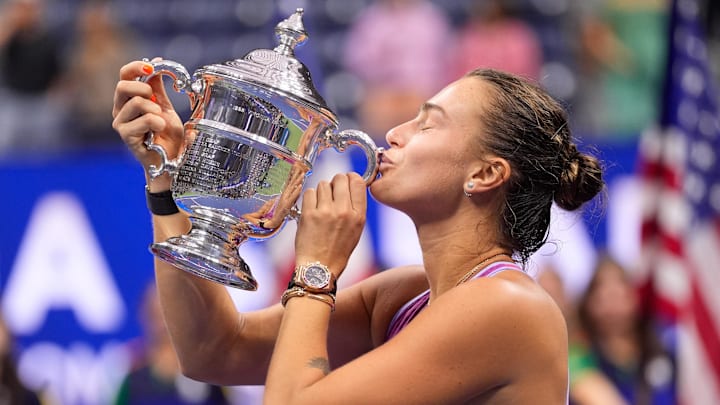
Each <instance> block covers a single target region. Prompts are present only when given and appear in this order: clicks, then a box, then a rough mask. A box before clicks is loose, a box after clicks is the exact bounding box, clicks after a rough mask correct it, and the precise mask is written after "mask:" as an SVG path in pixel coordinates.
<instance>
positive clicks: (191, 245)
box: [140, 9, 381, 290]
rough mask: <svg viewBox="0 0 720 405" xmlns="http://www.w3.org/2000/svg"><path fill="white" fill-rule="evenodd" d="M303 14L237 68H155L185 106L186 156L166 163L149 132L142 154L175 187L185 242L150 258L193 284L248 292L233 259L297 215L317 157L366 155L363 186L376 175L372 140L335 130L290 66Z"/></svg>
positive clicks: (247, 279)
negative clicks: (155, 160) (353, 149)
mask: <svg viewBox="0 0 720 405" xmlns="http://www.w3.org/2000/svg"><path fill="white" fill-rule="evenodd" d="M302 13H303V10H302V9H297V11H296V12H295V13H294V14H292V15H291V16H290V17H288V18H287V19H285V20H284V21H282V22H280V23H279V24H278V25H277V27H276V28H275V33H276V37H277V38H278V45H277V47H275V48H274V49H272V50H269V49H256V50H254V51H252V52H250V53H248V54H247V55H246V56H245V57H243V58H242V59H235V60H231V61H227V62H225V63H222V64H215V65H209V66H204V67H202V68H200V69H198V70H197V71H195V72H194V73H193V74H192V76H191V75H190V74H189V73H188V71H187V69H186V68H185V67H183V66H182V65H181V64H179V63H177V62H174V61H169V60H160V61H153V62H150V63H151V64H152V65H153V66H154V72H153V73H152V74H151V75H148V76H145V77H142V78H141V79H140V80H143V81H147V80H150V78H152V77H154V76H157V75H165V76H169V77H171V78H172V79H173V80H174V89H175V90H176V91H178V92H181V93H185V94H186V95H187V96H188V98H189V99H190V106H191V111H192V112H191V115H190V118H189V120H188V121H187V122H186V123H185V124H184V130H185V142H186V148H185V150H184V152H183V153H182V154H181V155H180V156H178V157H177V158H175V159H169V158H168V154H167V153H166V151H165V150H164V149H163V147H162V146H160V145H158V144H156V143H154V142H153V138H154V135H153V134H152V133H148V134H147V137H146V141H145V145H146V146H147V147H148V149H150V150H153V151H155V152H157V153H158V154H159V155H160V157H161V163H160V165H159V166H151V167H150V168H149V174H150V177H151V178H154V177H157V176H159V175H161V174H163V173H165V172H167V173H169V174H170V176H171V178H172V179H173V183H172V187H171V191H172V193H173V198H174V199H175V201H176V203H177V205H178V206H179V207H180V208H181V209H182V210H184V211H186V212H187V213H188V214H189V218H190V222H191V224H192V227H191V229H190V231H189V232H188V233H187V234H184V235H180V236H177V237H172V238H169V239H168V240H166V241H163V242H156V243H153V244H152V245H151V246H150V250H151V252H152V253H153V254H154V255H156V256H157V257H159V258H160V259H162V260H165V261H167V262H169V263H171V264H173V265H174V266H176V267H178V268H180V269H182V270H185V271H188V272H190V273H193V274H195V275H198V276H200V277H203V278H206V279H209V280H212V281H215V282H218V283H222V284H225V285H229V286H232V287H236V288H241V289H245V290H255V289H257V281H256V280H255V278H254V277H253V275H252V272H251V270H250V268H249V266H248V265H247V263H245V261H244V260H243V259H242V257H240V254H239V253H238V248H239V246H240V244H242V243H243V242H245V241H247V240H264V239H267V238H270V237H272V236H274V235H275V234H276V233H277V232H278V231H280V230H281V229H282V227H283V225H284V224H285V223H286V222H287V220H288V219H290V218H294V219H297V218H298V216H299V215H300V212H299V210H298V209H297V207H296V202H297V200H298V198H299V197H300V194H301V192H302V189H303V185H304V182H305V179H306V178H307V177H308V176H309V175H310V174H311V172H312V168H313V163H314V162H315V160H316V158H317V155H318V153H320V152H321V151H322V150H324V149H327V148H329V147H333V148H334V149H336V150H337V151H339V152H344V151H345V150H346V147H347V146H348V145H357V146H359V147H361V148H362V149H363V151H364V152H365V156H366V158H367V168H366V170H365V173H363V178H364V179H365V181H366V183H367V184H368V185H369V184H370V183H371V182H372V181H373V180H374V178H375V177H376V175H377V165H378V155H379V153H381V149H379V148H377V147H376V146H375V143H374V142H373V141H372V139H371V138H370V136H368V135H367V134H365V133H363V132H361V131H357V130H344V131H339V132H338V131H337V128H338V122H337V118H336V116H335V114H334V113H333V112H332V111H331V110H330V109H329V108H328V107H327V105H326V103H325V101H324V100H323V98H322V97H321V96H320V95H319V94H318V93H317V91H316V89H315V88H314V86H313V84H312V79H311V77H310V72H309V71H308V69H307V68H306V67H305V65H304V64H302V63H301V62H300V61H298V60H297V59H296V58H295V57H294V48H295V47H296V46H297V45H299V44H302V43H303V42H304V41H305V40H306V39H307V33H306V32H305V29H304V27H303V24H302Z"/></svg>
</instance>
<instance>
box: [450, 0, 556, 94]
mask: <svg viewBox="0 0 720 405" xmlns="http://www.w3.org/2000/svg"><path fill="white" fill-rule="evenodd" d="M542 61H543V55H542V46H541V43H540V39H539V38H538V36H537V34H536V33H535V31H534V30H533V28H532V27H531V26H530V25H529V24H528V23H526V22H525V21H523V20H521V19H520V18H517V17H516V16H514V15H513V13H512V12H511V9H510V7H509V6H508V0H474V1H472V14H471V18H470V20H469V21H468V22H467V23H466V24H465V25H464V26H463V27H462V28H461V29H460V31H459V34H458V38H457V44H456V46H455V49H454V53H453V56H452V68H451V72H452V74H453V76H455V77H459V76H462V75H463V74H465V73H467V72H468V71H470V70H472V69H475V68H478V67H484V68H493V69H498V70H503V71H507V72H510V73H514V74H517V75H521V76H524V77H526V78H528V79H532V80H535V81H538V80H539V78H540V69H541V67H542Z"/></svg>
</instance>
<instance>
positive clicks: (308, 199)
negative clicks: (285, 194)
mask: <svg viewBox="0 0 720 405" xmlns="http://www.w3.org/2000/svg"><path fill="white" fill-rule="evenodd" d="M316 207H317V190H315V189H314V188H309V189H307V190H305V192H304V193H303V198H302V208H301V211H302V212H308V211H310V210H311V209H314V208H316ZM300 219H302V215H301V216H300Z"/></svg>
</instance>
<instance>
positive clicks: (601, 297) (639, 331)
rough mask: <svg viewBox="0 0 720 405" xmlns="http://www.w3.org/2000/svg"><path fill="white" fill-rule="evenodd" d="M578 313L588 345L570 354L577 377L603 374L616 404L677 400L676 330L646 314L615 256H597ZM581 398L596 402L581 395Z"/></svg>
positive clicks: (582, 401)
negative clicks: (655, 322)
mask: <svg viewBox="0 0 720 405" xmlns="http://www.w3.org/2000/svg"><path fill="white" fill-rule="evenodd" d="M578 316H579V318H580V323H581V326H582V330H583V332H584V333H585V334H586V340H587V342H588V344H587V346H588V347H587V348H585V350H576V351H574V352H572V353H571V360H572V361H571V362H570V365H571V370H572V371H573V373H574V374H575V375H576V376H578V377H582V376H584V375H585V374H586V373H600V374H601V375H602V376H604V377H605V378H606V379H607V380H608V381H609V382H610V384H611V385H612V387H613V388H614V390H615V391H616V393H617V394H618V396H619V397H620V398H621V400H619V401H617V402H613V403H626V404H652V405H664V404H667V405H671V404H675V403H677V399H676V395H675V378H676V372H675V365H674V363H673V361H672V358H673V356H672V353H671V351H670V350H669V348H672V346H673V340H674V336H673V334H672V333H670V332H672V331H671V330H664V331H661V330H660V329H658V328H655V325H653V324H651V323H650V322H649V318H648V317H643V316H642V312H641V307H640V300H639V296H638V293H637V290H636V288H635V286H634V285H633V283H632V280H630V278H629V276H628V275H627V274H626V273H625V269H623V267H622V266H620V264H619V263H618V262H616V261H615V260H614V259H612V258H611V257H610V256H607V255H604V256H602V257H601V258H600V260H599V261H598V264H597V266H596V270H595V274H594V275H593V278H592V279H591V280H590V284H589V285H588V288H587V290H586V291H585V293H584V294H583V296H582V297H581V298H580V302H579V303H578ZM660 332H666V333H660ZM573 389H574V387H573ZM573 397H575V395H573ZM577 403H578V404H585V403H593V402H588V401H585V400H584V399H582V400H581V399H580V398H578V401H577ZM605 403H610V402H605Z"/></svg>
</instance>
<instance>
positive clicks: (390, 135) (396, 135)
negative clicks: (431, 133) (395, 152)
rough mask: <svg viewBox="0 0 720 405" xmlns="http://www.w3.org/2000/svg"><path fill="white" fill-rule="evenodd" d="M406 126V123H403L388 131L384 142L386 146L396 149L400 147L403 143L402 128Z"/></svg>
mask: <svg viewBox="0 0 720 405" xmlns="http://www.w3.org/2000/svg"><path fill="white" fill-rule="evenodd" d="M407 124H408V122H405V123H403V124H400V125H398V126H396V127H394V128H392V129H390V130H389V131H388V132H387V134H385V141H387V143H388V145H390V147H397V146H402V145H403V143H404V135H403V134H404V133H405V131H404V128H405V126H406V125H407Z"/></svg>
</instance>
